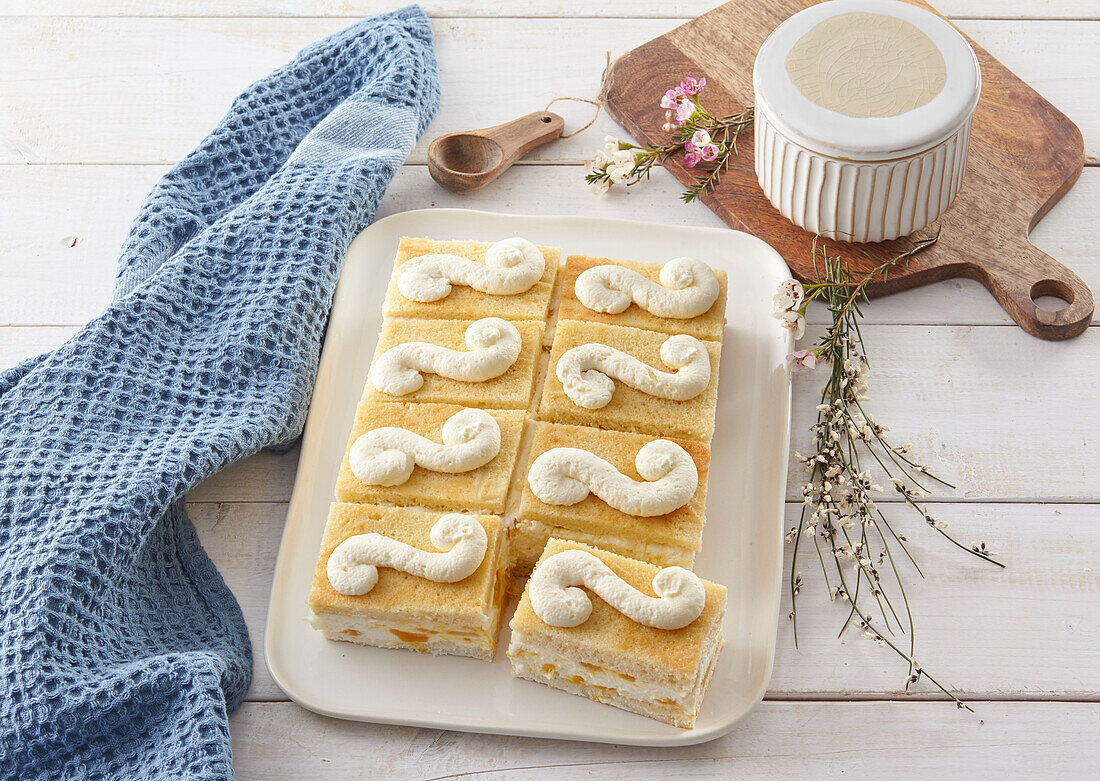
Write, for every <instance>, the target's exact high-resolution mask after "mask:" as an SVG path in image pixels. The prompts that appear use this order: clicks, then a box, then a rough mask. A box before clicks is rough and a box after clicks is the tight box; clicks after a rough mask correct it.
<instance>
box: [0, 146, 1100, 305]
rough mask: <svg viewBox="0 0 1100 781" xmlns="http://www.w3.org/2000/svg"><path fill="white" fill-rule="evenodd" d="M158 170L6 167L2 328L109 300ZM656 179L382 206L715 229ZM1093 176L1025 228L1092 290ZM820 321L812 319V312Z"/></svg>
mask: <svg viewBox="0 0 1100 781" xmlns="http://www.w3.org/2000/svg"><path fill="white" fill-rule="evenodd" d="M165 170H166V168H164V167H163V166H125V165H118V166H70V165H60V166H13V167H9V168H7V169H6V170H5V171H4V176H0V203H4V204H5V208H4V209H3V210H0V235H3V236H4V237H5V239H6V240H5V242H3V243H0V269H3V272H2V277H3V282H4V284H2V285H0V326H3V325H50V324H66V325H70V324H71V325H75V324H79V323H83V322H86V321H87V320H89V319H91V318H92V317H94V316H95V315H96V314H98V313H99V311H100V310H101V309H102V307H103V305H104V304H105V303H106V302H107V300H108V297H109V294H110V289H111V283H112V281H113V279H114V269H115V263H116V259H117V256H118V248H119V246H120V245H121V243H122V240H123V238H124V237H125V235H126V231H127V230H128V228H129V226H130V222H131V220H132V219H133V215H134V214H135V213H136V211H137V208H138V205H139V204H140V203H141V202H142V200H143V199H144V198H145V195H146V194H147V193H148V191H149V189H150V188H151V187H152V186H153V183H154V182H155V181H156V180H157V178H158V177H159V176H160V175H161V174H162V173H163V172H164V171H165ZM678 193H679V185H678V184H677V183H676V182H675V181H674V180H673V179H672V177H671V176H669V175H668V174H666V173H665V172H664V171H657V172H656V173H654V175H653V178H652V180H651V181H649V182H647V183H645V184H641V185H638V186H636V187H631V188H629V189H626V190H620V191H613V192H611V193H609V194H608V195H606V196H604V197H596V196H593V195H592V194H590V193H589V192H588V190H587V188H586V187H585V185H584V179H583V173H582V171H581V169H580V167H579V166H544V165H537V166H522V167H518V168H515V169H513V170H512V171H509V172H507V173H506V174H505V175H504V176H503V177H501V178H500V179H499V180H497V181H496V182H494V183H492V184H491V185H489V186H488V187H486V188H485V189H483V190H481V191H479V192H476V193H472V194H470V195H466V196H457V195H454V194H453V193H449V192H447V191H446V190H443V189H442V188H441V187H439V186H438V185H437V184H435V182H433V181H432V180H431V177H429V176H428V172H427V169H426V168H425V167H423V166H406V167H405V168H403V169H401V171H400V172H399V173H398V175H397V178H396V179H395V180H394V182H393V184H392V185H391V186H390V189H389V192H388V193H387V194H386V196H385V200H384V201H383V203H382V206H381V208H380V210H379V213H378V216H379V217H384V216H387V215H389V214H394V213H397V212H400V211H406V210H408V209H418V208H427V207H435V206H440V207H458V208H472V209H485V210H489V211H501V212H508V213H519V214H576V215H588V216H594V217H612V218H621V219H641V220H650V221H665V222H670V223H674V224H682V225H698V226H707V227H722V222H721V221H720V220H718V218H717V217H715V216H714V215H713V214H712V213H711V211H710V210H709V209H707V208H706V207H705V206H702V205H701V204H694V205H692V206H683V205H681V204H680V202H679V199H678V198H677V194H678ZM1098 200H1100V169H1093V168H1088V169H1085V172H1084V174H1083V175H1082V177H1081V179H1080V181H1079V182H1078V183H1077V185H1076V187H1074V189H1073V190H1071V191H1070V192H1069V194H1068V195H1067V196H1066V197H1065V198H1064V199H1063V200H1062V201H1061V203H1059V204H1058V205H1057V206H1055V208H1054V210H1053V211H1052V212H1051V213H1050V214H1049V215H1048V216H1047V217H1046V219H1044V220H1043V221H1042V222H1041V223H1040V224H1039V226H1038V227H1037V228H1036V229H1035V231H1033V234H1032V238H1033V240H1034V241H1035V243H1036V244H1037V245H1038V246H1039V247H1040V248H1041V249H1043V250H1045V251H1047V252H1049V253H1050V254H1051V255H1053V256H1054V257H1056V258H1058V259H1060V260H1061V261H1063V262H1064V263H1066V264H1067V265H1069V266H1070V267H1071V268H1073V269H1074V270H1075V271H1076V272H1077V273H1078V274H1080V275H1081V276H1082V277H1084V279H1085V281H1086V282H1087V283H1088V284H1089V285H1090V286H1091V287H1092V288H1093V289H1094V290H1098V291H1100V221H1097V220H1096V216H1095V213H1096V208H1095V204H1096V203H1097V201H1098ZM814 317H815V318H817V319H820V317H821V315H820V313H814ZM867 319H868V321H869V322H875V323H912V324H926V323H927V324H934V323H967V324H971V323H972V324H1008V323H1011V320H1010V319H1009V318H1008V316H1007V315H1006V314H1005V313H1004V311H1003V310H1002V309H1001V308H1000V306H998V305H997V303H996V302H995V301H994V300H993V298H992V297H991V296H990V295H989V294H988V293H986V292H985V290H984V289H983V288H982V287H981V285H980V284H978V283H976V282H972V281H970V280H953V281H950V282H942V283H939V284H935V285H930V286H928V287H924V288H920V289H918V290H914V291H909V292H906V293H902V294H899V295H896V296H892V297H889V298H885V299H882V300H880V301H876V302H875V303H874V304H873V305H872V306H870V307H868V308H867Z"/></svg>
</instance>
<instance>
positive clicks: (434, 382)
mask: <svg viewBox="0 0 1100 781" xmlns="http://www.w3.org/2000/svg"><path fill="white" fill-rule="evenodd" d="M473 322H474V320H420V319H409V318H401V317H387V318H385V320H383V321H382V333H381V335H380V336H379V337H378V348H377V349H376V350H375V353H374V359H375V360H378V357H379V356H380V355H382V353H384V352H385V351H386V350H388V349H390V348H391V347H396V346H397V345H399V344H404V343H406V342H429V343H431V344H436V345H439V346H440V347H446V348H448V349H451V350H459V351H461V352H466V350H467V348H466V342H465V336H466V328H467V327H468V326H469V325H470V324H471V323H473ZM512 325H514V326H515V327H516V330H518V331H519V334H520V338H521V340H522V347H521V348H520V354H519V357H518V358H517V359H516V362H515V363H513V364H512V366H511V367H510V368H509V369H508V370H507V371H506V372H504V374H502V375H500V376H499V377H495V378H493V379H491V380H485V381H484V382H460V381H458V380H451V379H448V378H446V377H440V376H439V375H438V374H430V373H427V372H425V373H424V374H423V376H424V385H423V386H421V387H420V389H419V390H415V391H413V392H412V393H407V394H405V395H404V396H391V395H389V394H387V393H382V392H380V391H378V390H377V389H375V387H374V386H373V385H372V384H371V382H370V379H368V380H367V387H366V391H365V392H364V398H365V399H367V400H370V401H385V402H395V401H396V402H415V403H420V402H428V403H435V404H462V405H464V406H467V407H482V408H485V409H527V406H528V404H529V403H530V401H531V395H532V394H533V393H534V385H535V370H536V368H537V362H538V357H539V354H540V353H541V351H542V333H543V330H544V329H545V323H543V322H542V321H539V320H516V321H512Z"/></svg>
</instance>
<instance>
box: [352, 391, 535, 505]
mask: <svg viewBox="0 0 1100 781" xmlns="http://www.w3.org/2000/svg"><path fill="white" fill-rule="evenodd" d="M464 409H466V407H465V406H463V405H460V404H411V403H400V402H398V403H394V402H388V403H387V402H376V401H371V400H369V399H364V400H362V401H360V403H359V409H358V410H356V413H355V425H354V428H353V429H352V432H351V437H350V438H349V439H348V446H347V448H345V450H344V460H343V463H342V464H341V465H340V474H339V476H338V477H337V478H336V500H337V501H339V502H359V503H384V504H399V505H422V506H425V507H434V508H437V509H443V510H458V511H463V510H475V511H481V512H488V513H495V514H499V513H502V512H503V511H504V501H505V498H506V496H507V495H508V486H509V483H510V482H511V480H512V472H513V470H514V469H515V465H516V456H517V454H518V452H519V444H520V440H521V438H522V435H523V427H524V424H525V421H526V419H527V416H526V414H525V413H524V411H523V410H492V409H491V410H486V411H487V412H488V413H489V414H490V415H492V416H493V418H494V419H495V420H496V422H497V424H498V425H499V426H500V452H499V453H497V455H496V457H495V458H493V460H492V461H490V462H489V463H487V464H485V465H484V466H481V467H478V468H477V469H471V470H470V471H468V472H458V473H455V474H447V473H444V472H433V471H431V470H430V469H424V468H423V467H420V466H417V467H415V468H414V469H413V473H412V476H411V477H410V478H409V479H408V480H407V481H405V482H404V483H402V484H401V485H395V486H380V485H367V484H365V483H362V482H360V481H359V479H358V478H357V477H356V476H355V474H354V473H353V472H352V471H351V466H350V465H349V463H348V453H349V452H350V451H351V445H352V443H353V442H355V440H356V439H358V438H359V436H360V435H362V434H364V433H366V432H368V431H373V430H374V429H377V428H382V427H385V426H395V427H397V428H403V429H408V430H409V431H412V432H413V433H415V434H419V435H420V436H422V437H426V438H428V439H430V440H432V441H433V442H442V434H441V430H442V428H443V424H444V423H445V422H446V421H447V420H448V418H450V417H451V416H452V415H454V414H456V413H458V412H461V411H462V410H464Z"/></svg>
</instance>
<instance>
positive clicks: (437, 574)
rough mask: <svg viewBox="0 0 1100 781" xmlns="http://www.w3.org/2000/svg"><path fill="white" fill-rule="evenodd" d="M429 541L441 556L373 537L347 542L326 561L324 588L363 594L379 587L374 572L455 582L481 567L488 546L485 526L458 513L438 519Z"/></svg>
mask: <svg viewBox="0 0 1100 781" xmlns="http://www.w3.org/2000/svg"><path fill="white" fill-rule="evenodd" d="M429 537H430V539H431V542H432V545H434V546H435V547H436V548H438V549H439V550H440V551H443V552H442V553H429V552H427V551H423V550H421V549H419V548H414V547H413V546H411V545H409V544H407V543H404V542H401V541H400V540H395V539H393V538H392V537H386V536H385V535H383V534H378V533H376V532H370V533H369V534H357V535H355V536H353V537H348V538H347V539H346V540H344V541H343V542H341V543H340V544H339V545H337V546H336V549H335V550H333V552H332V554H331V555H330V556H329V558H328V565H327V574H328V579H329V583H331V584H332V587H333V588H334V589H336V591H338V592H339V593H341V594H345V595H348V596H359V595H362V594H366V593H368V592H370V590H371V589H373V588H374V586H375V584H376V583H377V582H378V567H389V568H391V569H396V570H400V571H402V572H407V573H409V574H410V575H415V576H417V577H421V578H426V579H427V580H433V581H435V582H437V583H457V582H458V581H460V580H463V579H465V578H467V577H469V576H470V575H472V574H473V573H474V572H475V571H476V570H477V568H478V567H479V566H481V562H482V560H483V559H484V558H485V551H486V550H487V548H488V545H489V539H488V536H487V535H486V533H485V527H483V526H482V525H481V523H480V522H478V520H477V519H476V518H473V517H471V516H469V515H464V514H462V513H447V514H446V515H444V516H442V517H441V518H440V519H439V520H438V521H436V522H435V525H433V526H432V529H431V532H430V533H429Z"/></svg>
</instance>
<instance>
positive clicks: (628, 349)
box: [538, 320, 722, 442]
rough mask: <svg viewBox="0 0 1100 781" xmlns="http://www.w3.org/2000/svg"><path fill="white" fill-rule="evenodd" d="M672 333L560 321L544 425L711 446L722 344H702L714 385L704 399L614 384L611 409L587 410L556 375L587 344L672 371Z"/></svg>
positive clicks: (545, 389)
mask: <svg viewBox="0 0 1100 781" xmlns="http://www.w3.org/2000/svg"><path fill="white" fill-rule="evenodd" d="M668 338H669V335H668V334H667V333H660V332H657V331H643V330H640V329H637V328H624V327H622V326H616V325H604V324H602V323H582V322H579V321H577V320H560V321H558V325H557V330H556V331H555V334H554V346H553V348H552V349H551V351H550V366H549V369H548V370H547V372H546V382H545V385H544V386H543V391H542V400H541V402H540V403H539V409H538V418H539V420H546V421H552V422H554V423H572V424H575V425H580V426H594V427H598V428H605V429H616V430H618V431H636V432H639V433H644V434H653V435H656V436H673V437H683V438H686V439H696V440H699V441H701V442H709V441H710V438H711V435H712V434H713V433H714V414H715V409H716V407H717V402H718V361H719V356H720V354H721V350H722V345H721V344H719V343H718V342H708V341H703V344H704V345H705V346H706V348H707V352H708V353H709V354H710V362H711V377H710V385H709V386H707V388H706V390H704V391H703V392H702V393H701V394H699V395H698V396H696V397H695V398H693V399H688V400H687V401H674V400H672V399H661V398H657V397H654V396H650V395H649V394H648V393H645V392H643V391H640V390H635V389H634V388H631V387H630V386H629V385H627V384H625V383H623V382H621V381H619V380H615V393H614V395H613V396H612V397H611V401H610V402H609V403H608V404H607V406H605V407H602V408H601V409H585V408H584V407H581V406H579V405H577V404H575V403H573V400H572V399H570V398H569V396H567V395H566V393H565V390H564V388H563V387H562V384H561V380H559V379H558V376H557V364H558V361H559V360H560V359H561V356H562V355H564V354H565V352H566V351H568V350H570V349H571V348H573V347H576V346H578V345H583V344H606V345H609V346H611V347H614V348H616V349H618V350H622V351H623V352H624V353H627V354H628V355H632V356H634V357H635V358H637V359H638V360H640V361H642V362H643V363H645V364H647V365H649V366H651V367H653V368H654V369H658V370H661V371H671V369H670V368H669V367H668V366H666V365H665V363H664V362H663V361H662V360H661V345H662V344H664V343H665V340H667V339H668Z"/></svg>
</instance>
